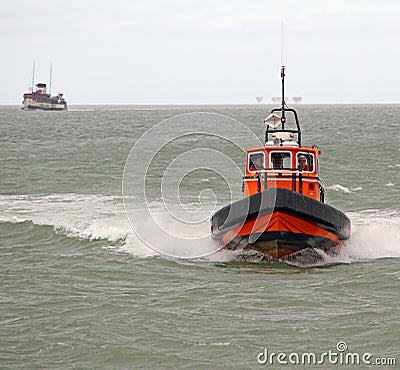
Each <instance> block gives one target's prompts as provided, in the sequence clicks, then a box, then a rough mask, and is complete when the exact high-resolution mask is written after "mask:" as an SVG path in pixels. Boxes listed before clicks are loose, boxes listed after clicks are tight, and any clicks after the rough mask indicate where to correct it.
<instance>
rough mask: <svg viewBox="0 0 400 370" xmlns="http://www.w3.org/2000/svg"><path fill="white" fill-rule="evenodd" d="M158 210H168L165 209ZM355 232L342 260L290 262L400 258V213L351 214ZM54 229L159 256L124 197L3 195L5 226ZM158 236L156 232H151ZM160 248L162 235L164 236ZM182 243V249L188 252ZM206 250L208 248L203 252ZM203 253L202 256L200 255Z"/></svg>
mask: <svg viewBox="0 0 400 370" xmlns="http://www.w3.org/2000/svg"><path fill="white" fill-rule="evenodd" d="M158 207H159V208H160V210H161V208H162V205H161V204H159V205H158ZM348 216H349V217H350V219H351V222H352V233H351V237H350V239H349V240H347V241H346V242H345V243H344V244H343V245H342V246H341V249H340V252H339V253H338V254H337V255H334V256H332V255H327V254H325V253H324V252H322V251H313V250H312V251H310V250H305V251H304V252H302V253H301V254H299V255H296V258H295V259H294V260H291V261H286V262H285V263H288V264H293V265H296V266H323V265H330V264H340V263H353V262H363V261H370V260H376V259H381V258H400V233H399V231H398V230H399V229H400V210H363V211H358V212H349V213H348ZM26 221H30V222H32V223H33V224H34V225H39V226H46V227H47V226H52V227H53V230H54V232H55V233H57V234H62V235H65V236H66V237H68V238H79V239H87V240H89V241H93V240H105V241H106V242H107V243H106V244H107V246H106V248H111V249H115V250H116V251H117V252H124V253H130V254H133V255H135V256H137V257H139V258H143V257H144V258H146V257H152V256H156V255H159V253H158V252H156V251H155V250H153V249H151V248H149V247H148V246H147V245H146V244H145V243H144V242H143V241H142V240H141V239H140V237H138V236H137V235H136V234H135V233H134V231H133V230H132V229H131V227H130V225H129V222H128V220H127V217H126V214H125V210H124V208H123V203H122V198H121V197H120V196H111V195H99V194H97V195H95V194H50V195H0V223H5V222H12V223H22V222H26ZM149 232H152V230H149ZM160 243H162V236H161V235H160ZM187 243H188V242H187V241H186V240H184V239H182V243H181V244H182V245H180V243H177V245H175V246H174V247H175V248H176V249H179V248H182V249H183V248H185V247H187ZM214 243H215V242H214V240H213V239H212V238H211V236H210V238H206V239H204V245H203V247H204V251H208V250H210V249H211V248H212V247H213V246H214ZM203 247H202V249H203ZM198 254H199V255H200V254H201V251H199V253H198ZM202 260H205V261H207V262H231V261H243V262H250V263H252V262H255V263H259V262H264V261H263V256H259V255H257V253H255V252H244V251H240V252H238V251H226V250H219V251H217V252H215V253H213V254H210V255H208V256H206V257H204V258H201V259H200V261H202Z"/></svg>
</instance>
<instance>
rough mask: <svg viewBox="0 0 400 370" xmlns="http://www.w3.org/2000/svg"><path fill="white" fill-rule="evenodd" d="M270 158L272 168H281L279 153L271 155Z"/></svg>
mask: <svg viewBox="0 0 400 370" xmlns="http://www.w3.org/2000/svg"><path fill="white" fill-rule="evenodd" d="M271 158H272V167H273V168H278V169H279V168H283V164H282V156H281V154H279V153H273V154H272V155H271Z"/></svg>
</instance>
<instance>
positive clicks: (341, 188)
mask: <svg viewBox="0 0 400 370" xmlns="http://www.w3.org/2000/svg"><path fill="white" fill-rule="evenodd" d="M327 189H329V190H334V191H341V192H343V193H345V194H349V193H351V190H350V189H349V188H346V187H345V186H343V185H340V184H334V185H331V186H328V187H327ZM357 190H359V189H357Z"/></svg>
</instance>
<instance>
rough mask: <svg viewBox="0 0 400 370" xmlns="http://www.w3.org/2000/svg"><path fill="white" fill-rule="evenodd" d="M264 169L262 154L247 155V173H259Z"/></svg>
mask: <svg viewBox="0 0 400 370" xmlns="http://www.w3.org/2000/svg"><path fill="white" fill-rule="evenodd" d="M264 167H265V156H264V153H263V152H257V153H251V154H250V155H249V171H251V172H254V171H260V170H263V169H264Z"/></svg>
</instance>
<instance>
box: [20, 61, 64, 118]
mask: <svg viewBox="0 0 400 370" xmlns="http://www.w3.org/2000/svg"><path fill="white" fill-rule="evenodd" d="M51 71H52V68H51V66H50V93H49V94H48V93H47V85H46V84H45V83H37V84H36V85H35V87H36V90H35V91H33V87H34V86H33V85H34V78H35V63H33V76H32V88H31V91H30V92H28V93H25V94H24V100H23V101H22V107H21V109H23V110H32V109H40V110H56V111H60V110H67V102H66V101H65V99H64V97H63V94H61V93H59V94H58V95H56V96H51Z"/></svg>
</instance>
